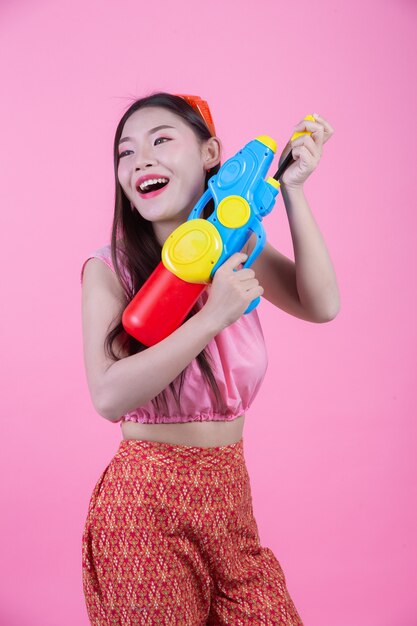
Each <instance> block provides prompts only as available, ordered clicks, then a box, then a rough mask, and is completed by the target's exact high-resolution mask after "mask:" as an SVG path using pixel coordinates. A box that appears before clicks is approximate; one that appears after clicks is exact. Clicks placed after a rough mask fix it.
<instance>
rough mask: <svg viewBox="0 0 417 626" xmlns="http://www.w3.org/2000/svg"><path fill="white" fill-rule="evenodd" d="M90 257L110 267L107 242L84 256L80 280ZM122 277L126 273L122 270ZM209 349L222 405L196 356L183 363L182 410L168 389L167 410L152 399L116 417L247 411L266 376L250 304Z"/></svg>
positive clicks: (228, 415)
mask: <svg viewBox="0 0 417 626" xmlns="http://www.w3.org/2000/svg"><path fill="white" fill-rule="evenodd" d="M91 258H98V259H101V260H102V261H103V262H104V263H106V265H108V267H110V269H111V270H112V271H113V272H114V267H113V263H112V259H111V251H110V245H105V246H103V247H101V248H99V249H97V250H95V251H94V252H92V253H91V254H90V255H89V256H88V258H87V259H86V260H85V261H84V263H83V266H82V269H81V282H82V279H83V271H84V266H85V264H86V263H87V261H88V260H89V259H91ZM125 275H126V276H127V273H126V274H125ZM207 298H208V291H207V289H206V290H205V291H204V292H203V293H202V294H201V296H200V298H199V299H198V301H197V305H199V306H200V307H202V306H203V305H204V304H205V302H206V300H207ZM207 348H208V349H209V351H210V353H211V355H212V360H213V364H211V367H212V369H213V373H214V376H215V378H216V382H217V384H218V386H219V389H220V392H221V394H222V397H223V398H224V399H225V401H226V406H227V408H226V410H225V411H224V412H222V413H216V412H215V411H214V408H213V400H212V399H211V397H212V391H211V390H210V392H209V389H208V387H207V384H206V382H205V379H204V378H203V376H202V374H201V372H200V369H199V367H198V364H197V361H196V359H194V360H193V361H191V363H190V364H189V365H188V367H187V368H186V372H185V381H184V385H183V387H182V390H181V397H180V403H181V407H182V414H181V415H178V413H177V408H176V403H175V400H174V398H172V394H171V393H170V391H168V394H167V396H168V398H167V402H168V414H167V415H161V414H157V413H156V412H155V408H154V407H153V405H152V402H151V401H149V402H148V403H147V404H145V405H144V406H140V407H137V408H136V409H135V410H134V411H131V412H130V413H126V415H123V416H122V417H121V421H131V422H141V423H143V424H160V423H175V422H200V421H210V420H215V421H231V420H233V419H235V418H237V417H239V416H240V415H242V414H243V413H246V412H247V410H248V409H249V408H250V406H251V404H252V402H253V401H254V399H255V397H256V395H257V393H258V391H259V388H260V386H261V384H262V381H263V379H264V377H265V373H266V369H267V365H268V357H267V352H266V346H265V340H264V336H263V332H262V328H261V324H260V321H259V317H258V313H257V310H256V309H254V310H253V311H251V312H250V313H248V314H247V315H241V317H240V318H239V319H238V320H237V321H236V322H234V323H233V324H231V325H230V326H228V327H227V328H225V329H224V330H222V331H221V332H220V333H218V334H217V335H216V336H215V337H214V338H213V339H212V340H211V341H210V342H209V343H208V345H207V346H206V349H207Z"/></svg>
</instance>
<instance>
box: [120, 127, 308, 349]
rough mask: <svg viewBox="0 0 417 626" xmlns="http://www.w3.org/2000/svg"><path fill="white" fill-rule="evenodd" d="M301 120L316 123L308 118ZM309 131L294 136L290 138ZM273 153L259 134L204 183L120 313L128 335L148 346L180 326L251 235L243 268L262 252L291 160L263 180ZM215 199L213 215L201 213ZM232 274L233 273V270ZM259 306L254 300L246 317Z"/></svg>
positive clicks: (267, 139) (289, 157)
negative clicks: (270, 216) (250, 247)
mask: <svg viewBox="0 0 417 626" xmlns="http://www.w3.org/2000/svg"><path fill="white" fill-rule="evenodd" d="M304 119H308V120H312V121H315V120H314V117H313V116H312V115H307V116H306V117H305V118H304ZM307 133H308V134H310V135H311V132H309V131H303V132H301V133H294V135H293V136H292V137H291V140H293V139H295V138H296V137H299V136H300V135H304V134H307ZM275 152H276V142H275V141H274V140H273V139H272V138H271V137H269V136H268V135H261V136H259V137H257V138H256V139H254V140H252V141H250V142H249V143H247V144H246V145H245V146H244V147H243V148H242V149H241V150H239V152H237V153H236V154H235V155H234V156H233V157H231V158H230V159H228V160H227V161H226V162H225V163H224V164H223V165H222V166H221V167H220V169H219V171H218V173H217V174H216V175H215V176H212V177H211V178H210V180H209V182H208V188H207V190H206V191H205V193H204V194H203V195H202V196H201V198H200V199H199V200H198V202H197V204H196V205H195V206H194V208H193V209H192V211H191V213H190V215H189V217H188V219H187V221H186V222H184V223H183V224H181V225H180V226H178V228H176V229H175V230H174V231H173V232H172V233H171V235H169V237H168V238H167V239H166V241H165V243H164V245H163V248H162V259H161V262H160V263H159V264H158V265H157V267H156V268H155V270H154V271H153V272H152V274H151V275H150V276H149V278H148V279H147V281H146V282H145V283H144V284H143V286H142V287H141V288H140V289H139V291H138V292H137V294H136V295H135V297H134V298H133V299H132V301H131V302H130V303H129V304H128V306H127V307H126V309H125V310H124V312H123V315H122V324H123V327H124V329H125V330H126V332H127V333H128V334H129V335H131V336H132V337H134V338H135V339H137V340H138V341H140V342H141V343H143V344H144V345H146V346H152V345H154V344H156V343H158V342H159V341H162V340H163V339H165V338H166V337H168V336H169V335H170V334H171V333H172V332H174V330H176V329H177V328H179V326H181V324H182V323H183V321H184V320H185V318H186V317H187V315H188V313H189V312H190V310H191V309H192V307H193V306H194V304H195V302H196V301H197V300H198V298H199V296H200V294H201V293H202V292H203V291H204V290H205V289H206V287H207V285H208V284H210V283H211V280H212V278H213V276H214V274H215V272H216V270H217V269H218V267H219V266H220V265H222V263H224V261H225V260H226V259H228V258H229V257H230V256H231V255H232V254H234V253H235V252H239V251H241V250H242V248H243V247H244V245H245V244H246V242H247V241H248V239H249V237H250V236H251V234H252V233H256V235H257V241H256V245H255V248H254V250H253V251H252V254H251V255H250V256H249V258H248V259H247V260H246V262H245V263H244V265H243V268H246V267H250V266H251V265H252V263H253V262H254V261H255V259H256V258H257V257H258V256H259V254H260V253H261V252H262V250H263V248H264V246H265V242H266V236H265V230H264V228H263V226H262V219H263V218H264V217H265V216H266V215H268V214H269V213H270V212H271V211H272V209H273V207H274V204H275V199H276V196H277V195H278V193H279V191H278V190H279V187H280V183H279V182H278V181H279V179H280V178H281V176H282V175H283V173H284V171H285V170H286V169H287V167H288V166H289V165H290V164H291V163H292V162H293V161H294V159H293V158H292V153H291V152H290V153H289V154H288V155H287V157H286V158H285V159H284V161H283V162H282V164H281V165H280V167H279V169H278V171H277V172H276V174H275V175H274V176H273V177H269V178H268V179H267V180H265V176H266V174H267V172H268V169H269V167H270V165H271V162H272V160H273V158H274V155H275ZM211 198H213V200H214V207H215V208H214V211H213V213H212V214H211V215H210V217H209V218H207V219H200V217H199V216H200V215H201V213H202V211H203V209H204V207H205V206H206V204H207V202H209V200H210V199H211ZM234 271H236V270H234ZM259 302H260V297H258V298H255V299H254V300H253V301H252V302H251V303H250V304H249V306H248V308H247V309H246V311H245V312H244V313H245V314H247V313H250V311H252V310H253V309H254V308H255V307H256V306H257V305H258V304H259Z"/></svg>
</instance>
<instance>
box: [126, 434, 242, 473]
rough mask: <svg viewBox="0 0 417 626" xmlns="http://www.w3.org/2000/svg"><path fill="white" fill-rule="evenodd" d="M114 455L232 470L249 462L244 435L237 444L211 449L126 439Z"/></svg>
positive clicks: (166, 464)
mask: <svg viewBox="0 0 417 626" xmlns="http://www.w3.org/2000/svg"><path fill="white" fill-rule="evenodd" d="M114 458H115V459H130V460H132V461H138V462H142V463H144V462H146V463H151V464H152V465H153V466H160V467H165V468H166V467H171V468H172V469H176V470H177V469H180V468H181V467H183V468H184V467H185V468H191V467H193V468H194V469H196V468H201V469H208V468H213V469H216V470H230V469H231V468H233V467H236V466H241V465H242V464H244V463H245V460H244V451H243V437H242V438H241V439H240V440H239V441H237V442H236V443H232V444H229V445H226V446H214V447H210V448H202V447H200V446H183V445H178V444H171V443H165V442H160V441H147V440H143V439H122V440H121V441H120V444H119V449H118V451H117V452H116V454H115V456H114Z"/></svg>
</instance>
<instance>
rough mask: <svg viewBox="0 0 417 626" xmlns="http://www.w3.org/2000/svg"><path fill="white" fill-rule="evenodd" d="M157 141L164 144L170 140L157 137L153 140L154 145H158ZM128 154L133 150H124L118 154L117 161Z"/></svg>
mask: <svg viewBox="0 0 417 626" xmlns="http://www.w3.org/2000/svg"><path fill="white" fill-rule="evenodd" d="M157 141H163V142H164V143H165V141H171V139H170V138H169V137H158V138H157V139H155V142H154V143H155V145H159V144H158V143H157ZM128 152H133V150H124V151H123V152H121V153H120V154H119V159H121V158H123V157H124V156H125V155H126V154H127V153H128Z"/></svg>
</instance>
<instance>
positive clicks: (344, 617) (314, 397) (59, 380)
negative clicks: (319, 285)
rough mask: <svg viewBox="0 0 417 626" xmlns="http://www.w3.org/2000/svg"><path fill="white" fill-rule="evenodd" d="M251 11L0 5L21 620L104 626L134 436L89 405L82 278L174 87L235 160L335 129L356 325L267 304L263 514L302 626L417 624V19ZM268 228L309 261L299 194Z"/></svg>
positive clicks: (346, 269) (10, 483)
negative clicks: (113, 530)
mask: <svg viewBox="0 0 417 626" xmlns="http://www.w3.org/2000/svg"><path fill="white" fill-rule="evenodd" d="M237 6H238V5H236V4H235V3H232V2H227V1H225V0H211V1H210V2H208V3H205V4H201V3H199V2H190V1H188V0H179V1H178V2H176V3H172V2H168V1H166V2H160V1H159V2H158V1H157V2H152V3H151V2H149V3H144V2H137V1H135V2H133V1H126V0H122V1H119V2H117V3H116V2H109V1H107V2H102V1H98V0H95V1H93V0H72V2H62V1H61V2H58V1H57V0H54V1H51V0H48V1H46V0H43V1H42V0H39V1H35V0H32V1H29V0H17V1H13V2H11V1H10V2H8V3H7V2H3V3H2V4H1V8H0V59H1V61H0V62H1V64H2V67H1V76H2V83H3V84H2V87H3V89H2V97H1V100H0V110H1V115H0V124H1V139H2V163H1V176H2V179H3V184H2V186H1V188H2V192H1V198H2V211H1V220H2V222H1V233H2V245H1V247H0V252H1V267H2V276H3V278H2V283H3V287H2V290H3V294H4V301H3V302H4V306H3V307H2V309H3V320H2V334H3V339H2V344H1V345H2V352H3V359H2V369H3V375H2V381H3V385H4V386H3V392H2V409H3V411H2V413H3V415H2V420H1V424H2V436H1V438H0V441H1V450H0V452H1V455H0V463H1V466H2V467H1V475H2V478H3V480H2V481H1V483H2V484H1V505H2V507H1V508H2V515H1V516H0V526H1V529H0V536H1V546H0V554H1V560H2V565H3V574H2V584H1V586H0V607H1V608H0V623H1V624H2V625H3V624H4V625H5V626H74V625H75V624H77V626H84V625H87V624H88V619H87V615H86V610H85V606H84V599H83V593H82V580H81V535H82V529H83V525H84V521H85V517H86V513H87V507H88V502H89V498H90V495H91V492H92V490H93V488H94V485H95V483H96V481H97V480H98V478H99V476H100V474H101V472H102V471H103V470H104V468H105V467H106V465H107V464H108V462H109V461H110V459H111V457H112V456H113V455H114V454H115V452H116V450H117V448H118V445H119V441H120V438H121V433H120V426H119V425H118V424H116V425H114V424H111V423H110V422H108V421H106V420H105V419H103V418H101V417H100V416H99V415H98V414H97V413H96V412H95V410H94V408H93V406H92V403H91V401H90V397H89V393H88V388H87V384H86V378H85V372H84V364H83V354H82V332H81V288H80V282H79V272H80V268H81V265H82V262H83V260H84V258H85V257H86V255H87V254H88V253H89V252H90V251H91V250H93V249H95V248H97V247H99V246H100V245H102V244H104V243H105V242H106V241H107V240H108V237H109V233H110V226H111V218H112V211H113V173H112V140H113V135H114V130H115V127H116V124H117V122H118V120H119V118H120V117H121V115H122V113H123V111H124V109H125V108H126V107H127V106H128V104H129V102H130V99H131V98H132V97H135V96H142V95H145V94H146V93H148V92H149V91H151V90H156V89H163V90H168V91H170V90H171V91H177V92H189V93H196V94H199V95H201V96H203V97H204V98H207V100H208V101H209V102H210V105H211V107H212V111H213V114H214V118H215V122H216V126H217V131H218V134H219V136H220V137H221V138H222V140H223V143H224V146H225V154H224V157H225V158H227V157H228V156H231V155H232V154H233V153H234V152H235V151H236V150H237V149H238V148H239V147H240V146H241V145H243V143H245V142H246V141H248V140H250V139H252V138H253V137H255V136H257V135H259V134H263V133H266V134H269V135H271V136H273V137H274V138H275V139H276V140H277V142H278V147H279V150H282V148H283V146H284V144H285V143H286V142H287V140H288V138H289V137H290V135H291V134H292V127H293V126H294V125H295V124H297V123H298V122H299V121H300V120H301V119H302V118H303V117H304V115H306V114H307V113H312V112H313V111H317V112H319V113H320V114H321V115H323V116H324V117H325V118H327V119H328V120H329V122H330V123H331V124H332V125H333V126H334V128H335V134H334V136H333V138H332V139H331V140H330V141H329V142H328V143H327V144H326V145H325V146H324V154H323V158H322V160H321V162H320V164H319V167H318V168H317V170H316V172H314V173H313V175H312V176H311V177H310V179H309V180H308V181H307V183H306V186H305V190H306V195H307V198H308V201H309V204H310V206H311V208H312V210H313V213H314V215H315V217H316V220H317V222H318V224H319V226H320V228H321V230H322V232H323V234H324V237H325V239H326V242H327V244H328V247H329V250H330V253H331V256H332V259H333V261H334V264H335V267H336V270H337V274H338V278H339V282H340V289H341V295H342V309H341V312H340V314H339V316H338V317H337V318H336V319H335V320H334V321H333V322H331V323H329V324H322V325H320V324H310V323H306V322H303V321H300V320H298V319H296V318H292V317H290V316H288V315H286V314H284V313H283V312H281V311H279V310H278V309H275V308H274V307H273V306H272V305H270V303H268V302H267V301H265V300H263V301H262V303H261V305H260V307H259V309H258V311H259V314H260V317H261V321H262V323H263V327H264V332H265V335H266V339H267V343H268V351H269V370H268V373H267V376H266V379H265V382H264V385H263V388H262V390H261V392H260V394H259V396H258V398H257V400H256V402H255V404H254V405H253V406H252V408H251V410H250V411H249V413H248V416H247V421H246V426H245V433H244V440H245V447H246V457H247V463H248V467H249V472H250V475H251V481H252V489H253V499H254V508H255V515H256V518H257V521H258V525H259V530H260V534H261V540H262V542H263V544H264V545H267V546H269V547H271V548H272V549H273V550H274V552H275V554H276V556H277V558H278V559H279V560H280V562H281V565H282V567H283V569H284V572H285V574H286V578H287V584H288V588H289V591H290V593H291V595H292V597H293V599H294V601H295V604H296V606H297V608H298V610H299V612H300V614H301V616H302V618H303V620H304V622H305V624H306V626H352V625H353V624H354V625H355V626H415V625H416V624H417V601H416V594H415V583H416V579H417V571H416V570H417V566H416V527H417V516H416V490H415V484H416V478H417V476H416V464H415V448H416V431H417V427H416V423H417V420H416V393H415V387H416V383H415V376H416V367H415V366H416V323H415V310H416V304H417V303H416V291H415V277H414V275H413V274H414V272H415V268H416V260H417V259H416V256H417V255H416V248H417V246H416V227H417V220H416V210H415V177H416V175H415V172H414V170H413V169H412V167H411V166H412V159H414V164H415V153H416V131H415V125H416V122H415V112H416V88H415V76H416V59H417V54H416V52H417V51H416V47H417V46H416V37H415V33H416V18H417V6H416V4H415V3H414V2H413V1H412V0H409V1H406V0H402V1H401V0H379V1H376V0H369V1H368V2H363V3H359V2H339V3H335V2H334V1H333V0H319V1H318V2H315V3H312V2H306V1H305V0H299V1H298V2H296V3H292V2H285V3H278V2H276V0H269V1H267V0H260V1H257V2H253V3H249V2H246V3H243V5H242V4H241V5H239V9H238V13H235V11H236V7H237ZM190 25H191V26H190ZM265 227H266V231H267V236H268V239H269V241H270V242H271V243H272V244H273V245H275V246H276V247H277V248H279V249H280V250H282V251H283V252H284V253H286V254H288V255H291V251H292V246H291V238H290V233H289V228H288V222H287V220H286V216H285V211H284V206H283V201H282V198H281V197H278V200H277V204H276V209H275V210H274V212H273V213H272V214H271V215H270V216H268V218H267V220H266V221H265Z"/></svg>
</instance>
